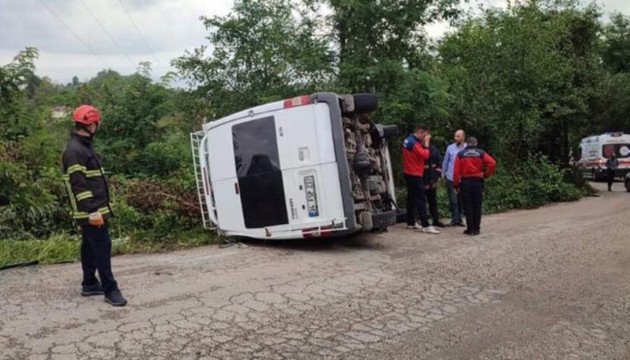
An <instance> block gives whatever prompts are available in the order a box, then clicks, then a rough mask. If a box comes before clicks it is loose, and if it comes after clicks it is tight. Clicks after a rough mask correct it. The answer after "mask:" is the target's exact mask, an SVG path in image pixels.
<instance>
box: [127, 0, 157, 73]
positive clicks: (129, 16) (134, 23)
mask: <svg viewBox="0 0 630 360" xmlns="http://www.w3.org/2000/svg"><path fill="white" fill-rule="evenodd" d="M118 2H119V3H120V6H122V8H123V10H124V11H125V14H127V17H128V18H129V21H130V22H131V25H133V27H134V28H135V29H136V32H137V33H138V36H140V38H141V39H142V41H144V45H145V46H146V47H147V50H149V52H150V53H151V55H153V59H154V60H155V63H156V64H159V61H158V58H157V56H156V55H155V52H153V49H151V46H149V42H148V41H147V39H146V38H145V37H144V35H142V31H140V28H139V27H138V25H137V24H136V22H135V21H134V20H133V18H132V17H131V14H130V13H129V11H128V10H127V7H126V6H125V3H124V1H123V0H118Z"/></svg>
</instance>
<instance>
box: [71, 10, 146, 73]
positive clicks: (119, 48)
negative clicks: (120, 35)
mask: <svg viewBox="0 0 630 360" xmlns="http://www.w3.org/2000/svg"><path fill="white" fill-rule="evenodd" d="M80 1H81V4H82V5H83V7H84V8H85V11H87V12H88V14H90V16H91V17H92V19H94V21H95V22H96V24H97V25H98V27H99V28H101V31H103V33H104V34H105V35H107V37H108V38H109V39H110V40H111V41H112V42H113V43H114V45H116V47H117V48H118V51H120V53H122V54H123V55H125V57H126V58H127V60H128V61H129V64H130V65H131V66H136V63H134V62H133V60H131V58H130V57H129V55H127V53H126V52H125V51H124V50H123V49H122V47H121V46H120V44H119V43H118V41H116V39H114V37H113V36H112V35H111V34H110V33H109V31H107V29H105V27H104V26H103V24H102V23H101V22H100V21H99V20H98V18H97V17H96V16H95V15H94V13H93V12H92V10H90V8H89V7H88V6H87V5H85V1H83V0H80Z"/></svg>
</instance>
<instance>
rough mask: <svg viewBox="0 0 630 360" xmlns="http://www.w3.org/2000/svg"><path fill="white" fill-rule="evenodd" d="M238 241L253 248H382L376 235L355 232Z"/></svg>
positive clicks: (331, 250)
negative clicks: (301, 237)
mask: <svg viewBox="0 0 630 360" xmlns="http://www.w3.org/2000/svg"><path fill="white" fill-rule="evenodd" d="M238 241H240V242H242V243H243V244H246V245H247V246H250V247H254V248H271V249H278V250H294V251H316V252H344V251H348V250H374V251H380V250H382V248H383V247H382V246H381V244H380V241H379V239H378V237H377V236H375V235H373V234H355V235H349V236H342V237H332V238H319V239H296V240H271V241H268V240H258V239H249V238H242V239H238Z"/></svg>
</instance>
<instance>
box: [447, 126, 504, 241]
mask: <svg viewBox="0 0 630 360" xmlns="http://www.w3.org/2000/svg"><path fill="white" fill-rule="evenodd" d="M467 144H468V146H467V147H466V149H464V150H462V151H460V152H459V154H457V158H455V170H454V175H453V186H454V187H455V189H458V191H461V194H462V198H463V200H464V209H465V212H466V230H465V231H464V234H466V235H479V233H480V231H481V205H482V201H483V186H484V179H485V178H487V177H490V176H492V175H493V174H494V169H495V168H496V165H497V163H496V161H495V160H494V159H493V158H492V156H490V155H488V153H486V152H485V151H483V150H481V149H479V148H478V147H477V139H476V138H474V137H470V138H468V140H467Z"/></svg>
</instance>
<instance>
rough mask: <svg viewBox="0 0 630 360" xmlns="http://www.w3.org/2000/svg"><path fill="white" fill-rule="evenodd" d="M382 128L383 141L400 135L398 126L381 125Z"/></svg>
mask: <svg viewBox="0 0 630 360" xmlns="http://www.w3.org/2000/svg"><path fill="white" fill-rule="evenodd" d="M382 126H383V139H391V138H395V137H396V136H398V135H400V131H399V130H398V125H382Z"/></svg>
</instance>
